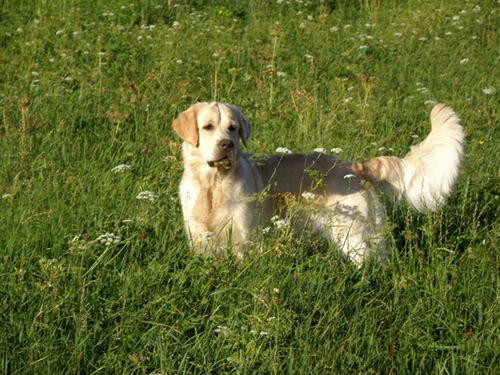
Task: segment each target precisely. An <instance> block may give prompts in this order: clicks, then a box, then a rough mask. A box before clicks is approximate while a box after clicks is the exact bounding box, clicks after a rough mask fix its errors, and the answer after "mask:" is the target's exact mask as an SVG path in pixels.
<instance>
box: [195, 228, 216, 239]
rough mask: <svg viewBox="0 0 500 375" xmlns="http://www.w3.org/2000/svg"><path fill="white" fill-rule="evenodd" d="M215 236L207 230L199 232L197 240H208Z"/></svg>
mask: <svg viewBox="0 0 500 375" xmlns="http://www.w3.org/2000/svg"><path fill="white" fill-rule="evenodd" d="M214 237H215V233H214V232H211V231H209V230H207V231H206V232H203V233H201V234H200V235H199V236H198V239H199V240H205V241H210V240H212V239H213V238H214Z"/></svg>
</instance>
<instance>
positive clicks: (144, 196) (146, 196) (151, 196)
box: [135, 191, 158, 202]
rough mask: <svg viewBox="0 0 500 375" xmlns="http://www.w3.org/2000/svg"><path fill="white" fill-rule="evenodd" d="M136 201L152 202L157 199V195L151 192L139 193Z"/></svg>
mask: <svg viewBox="0 0 500 375" xmlns="http://www.w3.org/2000/svg"><path fill="white" fill-rule="evenodd" d="M135 198H136V199H147V200H149V201H151V202H153V201H154V200H155V199H157V198H158V195H157V194H156V193H153V192H152V191H141V192H140V193H139V194H137V196H136V197H135Z"/></svg>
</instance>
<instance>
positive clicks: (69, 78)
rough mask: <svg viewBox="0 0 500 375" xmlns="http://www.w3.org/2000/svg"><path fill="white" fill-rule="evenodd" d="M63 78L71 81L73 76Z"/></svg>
mask: <svg viewBox="0 0 500 375" xmlns="http://www.w3.org/2000/svg"><path fill="white" fill-rule="evenodd" d="M64 80H65V81H68V82H71V81H73V78H71V77H65V78H64Z"/></svg>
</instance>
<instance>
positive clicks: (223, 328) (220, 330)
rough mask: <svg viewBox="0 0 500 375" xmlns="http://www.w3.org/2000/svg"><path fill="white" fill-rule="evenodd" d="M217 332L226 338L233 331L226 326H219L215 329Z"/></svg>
mask: <svg viewBox="0 0 500 375" xmlns="http://www.w3.org/2000/svg"><path fill="white" fill-rule="evenodd" d="M215 332H216V333H222V334H223V335H224V336H227V335H228V334H229V332H231V330H230V329H229V328H228V327H226V326H217V328H216V329H215Z"/></svg>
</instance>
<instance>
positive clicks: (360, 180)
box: [172, 102, 464, 265]
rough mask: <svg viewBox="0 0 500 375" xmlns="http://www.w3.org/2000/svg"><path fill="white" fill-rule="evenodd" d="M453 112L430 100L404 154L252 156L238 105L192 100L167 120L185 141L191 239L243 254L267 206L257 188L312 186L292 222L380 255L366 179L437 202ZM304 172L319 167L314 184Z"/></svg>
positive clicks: (379, 218)
mask: <svg viewBox="0 0 500 375" xmlns="http://www.w3.org/2000/svg"><path fill="white" fill-rule="evenodd" d="M459 121H460V120H459V118H458V117H457V115H456V114H455V113H454V112H453V110H452V109H450V108H448V107H445V106H444V105H442V104H438V105H436V106H435V107H434V109H433V110H432V112H431V125H432V130H431V132H430V134H429V136H428V137H427V138H426V139H425V140H424V141H423V142H421V143H420V144H418V145H416V146H413V147H412V149H411V152H410V153H409V154H408V155H406V156H405V157H404V158H403V159H399V158H397V157H388V156H381V157H377V158H372V159H370V160H367V161H364V162H357V163H351V162H347V161H344V160H340V159H336V158H335V157H333V156H331V155H326V154H322V153H313V154H310V155H305V154H289V155H288V154H285V155H270V156H266V157H260V158H258V160H257V161H255V159H254V158H252V160H251V159H250V157H251V155H249V154H244V153H242V152H241V146H240V142H239V140H240V139H241V141H242V143H243V144H244V145H245V146H246V145H247V141H248V139H249V137H250V135H251V132H252V126H251V124H250V123H249V122H248V121H247V120H246V119H245V117H244V116H243V114H242V113H241V111H240V110H239V108H238V107H236V106H233V105H231V104H225V103H216V102H213V103H198V104H195V105H193V106H192V107H191V108H189V109H188V110H187V111H185V112H183V113H181V114H180V115H179V117H178V118H177V119H176V120H175V121H174V122H173V124H172V126H173V128H174V130H175V131H176V133H177V134H178V135H179V136H180V137H181V138H182V139H183V140H184V141H185V142H184V144H183V146H182V155H183V160H184V174H183V176H182V180H181V183H180V187H179V195H180V198H181V204H182V209H183V214H184V221H185V227H186V233H187V235H188V238H189V240H190V241H191V243H192V246H193V247H194V248H195V249H197V250H198V251H200V252H206V251H212V252H214V253H215V254H218V253H219V252H220V250H221V249H223V248H225V246H226V245H228V244H230V243H229V242H231V245H232V246H233V248H234V249H236V252H237V254H238V255H239V256H243V255H244V253H245V250H246V249H248V248H249V247H251V235H252V229H254V228H255V227H256V226H257V225H258V224H259V223H265V222H266V221H267V220H269V218H270V216H271V215H272V214H273V212H272V199H271V198H269V199H268V201H269V202H268V203H269V204H265V205H263V206H262V207H260V206H259V207H257V203H256V200H255V199H252V198H253V197H254V195H255V194H256V193H263V194H266V195H267V196H268V197H273V196H275V195H276V194H285V193H291V194H293V195H295V196H296V197H300V196H301V194H302V193H304V192H312V193H314V194H316V197H317V199H315V201H314V202H313V203H312V204H308V205H307V207H306V205H305V206H304V210H303V214H302V215H298V216H297V220H295V221H294V225H296V227H297V229H298V231H300V232H303V231H307V233H310V234H312V235H315V236H320V237H322V238H324V239H326V240H327V241H328V242H329V243H331V244H332V245H333V244H335V245H336V246H338V248H339V249H340V250H341V252H342V253H343V254H344V255H345V256H347V257H348V258H350V259H351V260H353V261H354V262H355V263H356V264H358V265H360V264H362V263H363V261H365V260H366V259H367V258H368V257H370V256H374V257H376V258H377V259H379V260H380V261H384V260H385V258H386V251H385V233H384V223H385V210H384V207H383V205H382V204H381V203H380V201H379V200H378V199H377V194H376V192H375V191H374V189H373V188H370V187H369V185H370V186H374V187H375V189H377V188H381V189H384V190H390V191H393V192H395V193H396V195H397V196H398V198H402V197H404V198H406V199H407V200H408V201H409V203H410V204H411V206H412V207H413V208H415V209H416V210H419V211H422V210H435V209H438V208H440V207H441V206H442V205H443V204H444V203H445V198H446V196H448V195H449V194H450V193H451V188H452V186H453V184H454V183H455V181H456V179H457V176H458V172H459V168H460V164H461V160H462V153H463V143H464V133H463V129H462V127H461V126H460V124H459ZM314 171H316V172H314ZM311 172H313V174H314V173H319V174H320V175H321V176H323V178H322V181H321V183H320V184H318V183H317V182H318V181H316V180H315V179H314V178H313V177H311V176H312V174H311ZM367 183H370V184H367Z"/></svg>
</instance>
